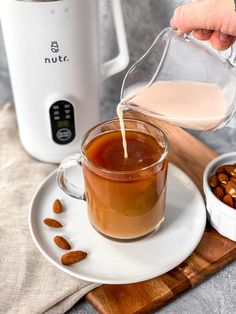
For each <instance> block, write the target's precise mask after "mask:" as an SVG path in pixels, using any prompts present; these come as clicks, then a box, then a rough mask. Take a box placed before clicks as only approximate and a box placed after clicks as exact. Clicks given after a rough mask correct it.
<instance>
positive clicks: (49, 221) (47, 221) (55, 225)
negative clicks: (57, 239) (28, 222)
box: [43, 218, 63, 228]
mask: <svg viewBox="0 0 236 314" xmlns="http://www.w3.org/2000/svg"><path fill="white" fill-rule="evenodd" d="M43 222H44V223H45V225H47V226H49V227H51V228H62V227H63V226H62V224H61V223H60V222H59V221H57V220H56V219H52V218H45V219H44V221H43Z"/></svg>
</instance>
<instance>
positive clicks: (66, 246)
mask: <svg viewBox="0 0 236 314" xmlns="http://www.w3.org/2000/svg"><path fill="white" fill-rule="evenodd" d="M53 240H54V242H55V244H56V245H57V246H58V247H59V248H61V249H63V250H70V249H71V246H70V243H69V242H68V241H67V240H66V239H65V238H63V237H61V236H55V237H54V239H53Z"/></svg>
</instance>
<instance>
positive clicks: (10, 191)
mask: <svg viewBox="0 0 236 314" xmlns="http://www.w3.org/2000/svg"><path fill="white" fill-rule="evenodd" d="M54 169H55V166H54V165H49V164H45V163H41V162H39V161H36V160H35V159H33V158H32V157H30V156H29V155H28V154H27V153H26V152H25V150H24V149H23V147H22V145H21V143H20V140H19V136H18V129H17V123H16V119H15V111H14V108H13V106H11V105H10V104H6V105H4V106H0V250H1V251H0V291H1V293H0V312H1V313H4V314H6V313H14V314H15V313H17V314H31V313H32V314H33V313H57V314H60V313H65V312H66V311H67V310H68V309H70V308H71V307H72V306H73V305H74V304H75V303H76V302H77V301H78V300H79V299H80V298H81V297H82V296H84V295H85V294H86V293H87V292H88V291H90V290H92V289H94V288H95V287H97V286H98V284H95V283H91V282H85V281H83V280H79V279H76V278H73V277H71V276H69V275H67V274H65V273H64V272H62V271H61V270H59V269H57V268H56V267H55V266H53V265H51V264H50V263H49V262H48V261H47V260H46V259H45V258H44V257H43V256H42V255H41V254H40V253H39V251H38V250H37V248H36V246H35V245H34V243H33V241H32V239H31V236H30V233H29V229H28V221H27V216H28V208H29V204H30V201H31V198H32V195H33V193H34V192H35V190H36V188H37V186H38V185H39V184H40V182H41V181H42V180H43V179H44V178H45V177H46V176H47V175H48V174H49V173H50V172H52V170H54Z"/></svg>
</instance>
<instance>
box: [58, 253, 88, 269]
mask: <svg viewBox="0 0 236 314" xmlns="http://www.w3.org/2000/svg"><path fill="white" fill-rule="evenodd" d="M87 255H88V254H87V253H86V252H83V251H71V252H69V253H66V254H64V255H62V257H61V262H62V264H63V265H68V266H69V265H72V264H75V263H78V262H80V261H82V260H83V259H85V258H86V257H87Z"/></svg>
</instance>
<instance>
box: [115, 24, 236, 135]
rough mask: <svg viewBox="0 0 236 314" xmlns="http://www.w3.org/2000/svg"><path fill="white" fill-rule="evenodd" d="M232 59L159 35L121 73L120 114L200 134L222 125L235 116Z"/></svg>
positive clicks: (180, 37) (176, 36)
mask: <svg viewBox="0 0 236 314" xmlns="http://www.w3.org/2000/svg"><path fill="white" fill-rule="evenodd" d="M233 54H234V50H233V49H232V48H231V49H230V51H227V52H226V53H220V52H218V51H216V50H214V49H212V48H210V47H209V46H207V45H206V43H202V42H200V41H199V40H196V39H195V38H194V37H193V36H192V35H191V34H188V35H186V34H181V33H179V32H177V31H175V30H173V29H171V28H166V29H164V30H163V31H162V32H161V33H160V34H159V35H158V36H157V38H156V39H155V41H154V42H153V44H152V45H151V47H150V48H149V49H148V51H147V52H146V53H145V54H144V55H143V56H142V57H141V58H140V59H139V60H138V61H137V62H136V63H135V64H134V65H133V66H132V67H131V68H130V69H129V71H128V72H127V74H126V76H125V78H124V81H123V84H122V89H121V101H122V107H123V110H125V109H133V110H136V111H139V112H142V113H144V114H146V115H149V116H154V117H156V118H158V119H161V120H164V121H167V122H170V123H172V124H175V125H177V126H180V127H184V128H189V129H195V130H201V131H205V130H215V129H218V128H222V127H224V126H226V125H228V124H229V121H231V120H232V117H233V116H234V114H235V111H236V106H235V97H236V72H235V68H234V56H233Z"/></svg>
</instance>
